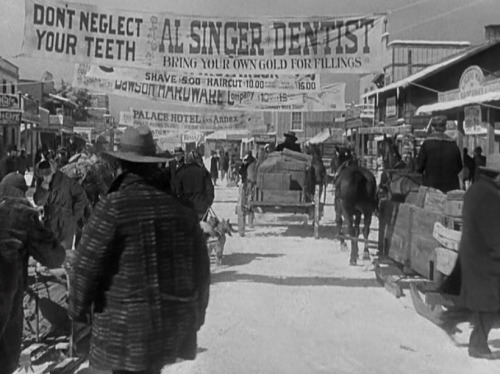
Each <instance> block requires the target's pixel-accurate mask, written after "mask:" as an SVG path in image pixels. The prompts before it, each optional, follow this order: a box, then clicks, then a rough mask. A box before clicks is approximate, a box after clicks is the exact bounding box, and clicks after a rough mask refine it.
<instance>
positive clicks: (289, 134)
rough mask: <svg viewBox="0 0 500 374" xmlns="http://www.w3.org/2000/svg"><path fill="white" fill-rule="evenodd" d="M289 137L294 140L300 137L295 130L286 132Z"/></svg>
mask: <svg viewBox="0 0 500 374" xmlns="http://www.w3.org/2000/svg"><path fill="white" fill-rule="evenodd" d="M284 135H285V136H286V137H288V138H293V139H294V140H297V139H298V138H297V137H296V136H295V131H287V132H285V134H284Z"/></svg>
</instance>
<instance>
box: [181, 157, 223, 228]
mask: <svg viewBox="0 0 500 374" xmlns="http://www.w3.org/2000/svg"><path fill="white" fill-rule="evenodd" d="M200 160H201V157H198V155H197V152H196V151H191V152H189V153H188V155H187V156H186V164H185V165H184V166H183V167H182V169H181V170H180V171H179V174H178V177H177V180H176V183H177V185H176V188H175V190H176V191H177V197H178V198H179V199H180V201H181V202H183V203H185V204H186V205H188V206H189V207H191V208H193V209H194V210H195V211H196V213H198V218H199V219H200V220H201V219H202V218H203V217H204V216H205V214H206V213H207V211H208V209H209V208H210V207H211V206H212V203H213V202H214V198H215V193H214V185H213V184H212V179H211V176H210V173H209V172H208V170H207V169H206V168H205V166H202V165H200V162H199V161H200Z"/></svg>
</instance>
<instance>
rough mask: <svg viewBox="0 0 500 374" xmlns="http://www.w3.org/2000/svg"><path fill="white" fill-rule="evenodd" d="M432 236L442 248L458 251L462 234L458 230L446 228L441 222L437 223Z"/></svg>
mask: <svg viewBox="0 0 500 374" xmlns="http://www.w3.org/2000/svg"><path fill="white" fill-rule="evenodd" d="M432 236H433V237H434V239H436V240H437V241H438V243H439V244H440V245H441V246H443V247H445V248H448V249H453V250H454V251H458V246H459V244H460V238H461V237H462V233H461V232H460V231H457V230H452V229H449V228H446V227H445V226H443V224H442V223H441V222H436V223H435V224H434V230H433V232H432Z"/></svg>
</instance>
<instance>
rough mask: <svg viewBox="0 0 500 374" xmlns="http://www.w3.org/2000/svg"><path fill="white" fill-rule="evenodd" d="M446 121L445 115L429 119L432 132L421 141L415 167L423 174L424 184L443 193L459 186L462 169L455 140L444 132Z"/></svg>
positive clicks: (460, 156)
mask: <svg viewBox="0 0 500 374" xmlns="http://www.w3.org/2000/svg"><path fill="white" fill-rule="evenodd" d="M446 122H447V119H446V117H445V116H435V117H433V118H432V119H431V126H432V130H433V133H432V134H431V135H430V136H428V137H427V138H426V139H425V141H424V142H423V143H422V146H421V147H420V152H419V154H418V157H417V167H416V171H417V172H418V173H422V174H423V179H422V182H423V185H424V186H427V187H433V188H437V189H438V190H441V191H442V192H444V193H447V192H448V191H451V190H457V189H459V188H460V182H459V173H460V171H461V170H462V155H461V154H460V149H459V148H458V145H457V143H456V142H455V140H454V139H452V138H450V137H449V136H448V135H446V134H445V131H446Z"/></svg>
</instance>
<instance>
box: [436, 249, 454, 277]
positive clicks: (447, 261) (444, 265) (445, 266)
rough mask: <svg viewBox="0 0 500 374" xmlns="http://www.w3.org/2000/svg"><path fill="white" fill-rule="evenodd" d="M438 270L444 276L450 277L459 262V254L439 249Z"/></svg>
mask: <svg viewBox="0 0 500 374" xmlns="http://www.w3.org/2000/svg"><path fill="white" fill-rule="evenodd" d="M435 251H436V270H437V271H439V272H440V273H443V274H444V275H450V274H451V272H452V270H453V268H454V267H455V263H456V262H457V258H458V252H456V251H453V250H451V249H448V248H442V247H437V248H436V249H435Z"/></svg>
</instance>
